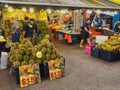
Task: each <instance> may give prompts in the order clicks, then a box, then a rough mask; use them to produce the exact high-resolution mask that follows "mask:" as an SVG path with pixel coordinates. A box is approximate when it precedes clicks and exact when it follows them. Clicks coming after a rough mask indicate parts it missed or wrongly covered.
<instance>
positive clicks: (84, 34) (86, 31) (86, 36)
mask: <svg viewBox="0 0 120 90" xmlns="http://www.w3.org/2000/svg"><path fill="white" fill-rule="evenodd" d="M90 26H91V19H89V18H88V19H87V23H86V24H85V25H84V29H83V31H82V40H81V42H80V45H79V47H80V48H83V45H82V44H83V42H84V41H85V40H87V43H88V44H91V41H90V38H89V36H90V34H91V32H90Z"/></svg>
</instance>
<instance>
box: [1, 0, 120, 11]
mask: <svg viewBox="0 0 120 90" xmlns="http://www.w3.org/2000/svg"><path fill="white" fill-rule="evenodd" d="M0 3H1V4H12V5H19V6H20V5H34V6H45V7H46V6H47V7H62V8H64V7H66V8H73V9H105V10H120V7H111V6H109V7H108V6H95V5H88V4H86V3H85V2H82V1H80V0H34V2H33V0H16V1H14V0H1V1H0Z"/></svg>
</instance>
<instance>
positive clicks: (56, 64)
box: [48, 59, 65, 80]
mask: <svg viewBox="0 0 120 90" xmlns="http://www.w3.org/2000/svg"><path fill="white" fill-rule="evenodd" d="M48 66H49V76H50V80H54V79H57V78H60V77H63V76H65V61H64V60H63V59H58V60H52V61H49V62H48Z"/></svg>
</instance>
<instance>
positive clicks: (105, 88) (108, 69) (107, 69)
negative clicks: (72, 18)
mask: <svg viewBox="0 0 120 90" xmlns="http://www.w3.org/2000/svg"><path fill="white" fill-rule="evenodd" d="M55 46H56V47H57V48H58V49H59V51H60V52H61V53H62V55H63V56H64V57H65V59H66V71H65V72H66V76H65V77H63V78H59V79H56V80H53V81H50V80H44V81H42V83H41V84H34V85H31V86H28V87H26V88H19V86H17V85H16V84H15V81H14V78H13V77H12V75H10V74H9V69H7V70H0V90H120V60H119V61H115V62H106V61H102V60H100V59H97V58H94V57H91V56H90V55H86V54H85V49H81V48H79V47H78V44H76V45H68V44H66V43H64V42H57V43H55Z"/></svg>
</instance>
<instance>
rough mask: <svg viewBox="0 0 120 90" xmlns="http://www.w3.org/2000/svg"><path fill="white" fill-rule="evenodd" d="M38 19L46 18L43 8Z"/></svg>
mask: <svg viewBox="0 0 120 90" xmlns="http://www.w3.org/2000/svg"><path fill="white" fill-rule="evenodd" d="M40 20H43V21H44V20H45V21H46V20H47V13H46V11H44V10H41V11H40Z"/></svg>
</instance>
